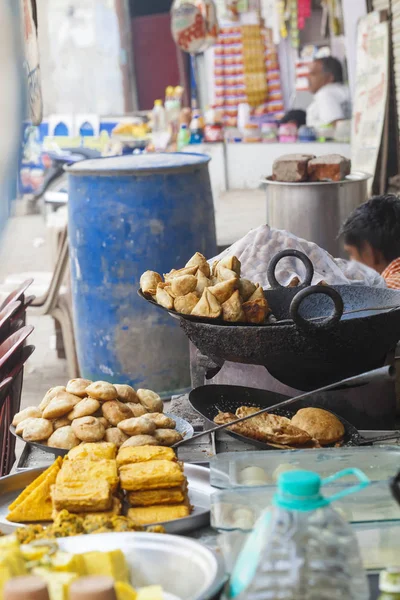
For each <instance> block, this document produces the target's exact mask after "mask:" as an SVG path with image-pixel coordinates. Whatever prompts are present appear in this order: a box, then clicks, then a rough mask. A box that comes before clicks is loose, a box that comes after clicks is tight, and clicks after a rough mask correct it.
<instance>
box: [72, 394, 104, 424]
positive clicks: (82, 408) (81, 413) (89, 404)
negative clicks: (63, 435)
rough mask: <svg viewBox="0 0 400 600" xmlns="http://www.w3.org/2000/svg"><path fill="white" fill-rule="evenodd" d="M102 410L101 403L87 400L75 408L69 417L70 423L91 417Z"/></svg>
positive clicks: (90, 399)
mask: <svg viewBox="0 0 400 600" xmlns="http://www.w3.org/2000/svg"><path fill="white" fill-rule="evenodd" d="M99 408H100V402H99V401H98V400H95V399H94V398H85V399H84V400H81V401H80V402H79V403H78V404H76V405H75V406H74V408H73V409H72V410H71V412H69V413H68V415H67V417H68V419H69V420H70V421H73V420H74V419H80V418H81V417H89V416H91V415H94V413H95V412H97V411H98V410H99Z"/></svg>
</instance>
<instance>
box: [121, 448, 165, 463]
mask: <svg viewBox="0 0 400 600" xmlns="http://www.w3.org/2000/svg"><path fill="white" fill-rule="evenodd" d="M150 460H171V461H176V456H175V452H174V451H173V450H172V448H164V447H162V446H140V447H138V448H133V447H130V448H121V450H120V451H119V452H118V455H117V465H118V467H122V465H129V464H133V463H139V462H148V461H150Z"/></svg>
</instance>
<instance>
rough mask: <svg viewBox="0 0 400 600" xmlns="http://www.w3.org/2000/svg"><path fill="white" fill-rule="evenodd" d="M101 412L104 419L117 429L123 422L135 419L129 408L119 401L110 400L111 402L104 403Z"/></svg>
mask: <svg viewBox="0 0 400 600" xmlns="http://www.w3.org/2000/svg"><path fill="white" fill-rule="evenodd" d="M101 411H102V413H103V417H105V418H106V419H107V421H108V422H109V423H111V425H113V426H114V427H116V426H117V425H118V423H120V422H121V421H125V420H126V419H130V418H132V417H133V414H132V411H131V409H130V408H129V406H127V405H126V404H124V403H123V402H120V401H119V400H110V401H109V402H104V403H103V405H102V407H101Z"/></svg>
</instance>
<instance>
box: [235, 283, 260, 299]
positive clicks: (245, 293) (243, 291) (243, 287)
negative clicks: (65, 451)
mask: <svg viewBox="0 0 400 600" xmlns="http://www.w3.org/2000/svg"><path fill="white" fill-rule="evenodd" d="M238 290H239V294H240V296H241V298H242V300H243V302H247V300H249V299H250V297H251V296H252V295H253V294H254V292H255V291H256V285H255V284H254V283H252V282H251V281H249V279H239V282H238Z"/></svg>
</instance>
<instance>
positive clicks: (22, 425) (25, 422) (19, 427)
mask: <svg viewBox="0 0 400 600" xmlns="http://www.w3.org/2000/svg"><path fill="white" fill-rule="evenodd" d="M35 418H37V417H28V418H27V419H24V420H23V421H20V422H19V423H18V425H17V426H16V428H15V433H16V434H17V435H23V433H24V429H25V427H26V426H27V425H28V423H30V422H31V421H34V420H35ZM68 424H69V421H68Z"/></svg>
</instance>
